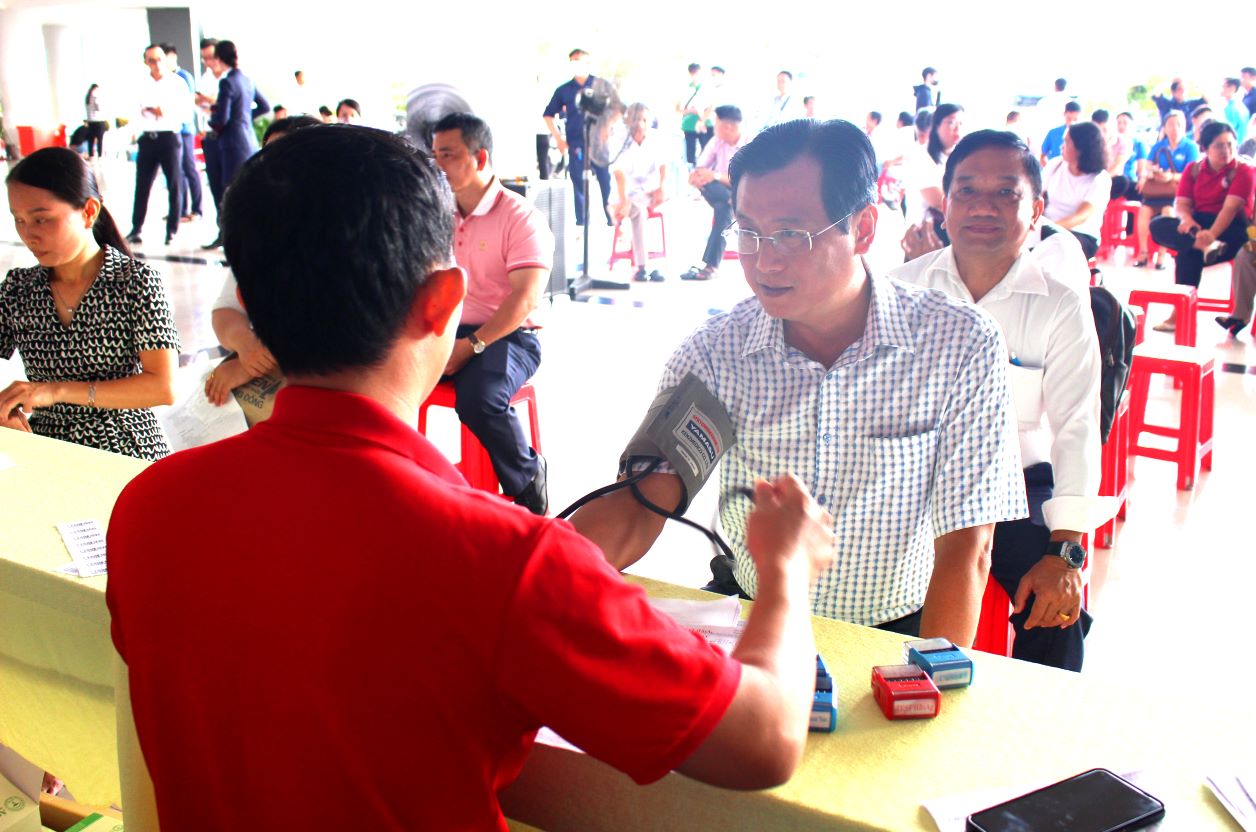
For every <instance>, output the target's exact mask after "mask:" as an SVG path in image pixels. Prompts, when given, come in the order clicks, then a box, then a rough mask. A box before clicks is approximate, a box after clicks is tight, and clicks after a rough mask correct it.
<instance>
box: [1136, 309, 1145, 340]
mask: <svg viewBox="0 0 1256 832" xmlns="http://www.w3.org/2000/svg"><path fill="white" fill-rule="evenodd" d="M1146 337H1147V310H1145V309H1139V310H1137V311H1135V312H1134V346H1138V345H1139V344H1141V343H1142V342H1143V339H1144V338H1146Z"/></svg>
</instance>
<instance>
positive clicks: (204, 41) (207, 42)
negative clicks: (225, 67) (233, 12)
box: [201, 38, 218, 49]
mask: <svg viewBox="0 0 1256 832" xmlns="http://www.w3.org/2000/svg"><path fill="white" fill-rule="evenodd" d="M217 45H218V38H201V49H213V48H214V47H215V46H217Z"/></svg>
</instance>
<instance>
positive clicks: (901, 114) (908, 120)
mask: <svg viewBox="0 0 1256 832" xmlns="http://www.w3.org/2000/svg"><path fill="white" fill-rule="evenodd" d="M915 121H916V118H915V116H913V115H912V114H911V113H909V112H907V111H906V110H899V111H898V126H899V127H907V126H909V125H911V124H913V123H914V122H915Z"/></svg>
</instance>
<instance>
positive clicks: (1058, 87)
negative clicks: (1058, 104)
mask: <svg viewBox="0 0 1256 832" xmlns="http://www.w3.org/2000/svg"><path fill="white" fill-rule="evenodd" d="M1067 86H1068V79H1067V78H1056V79H1055V91H1056V92H1064V88H1065V87H1067Z"/></svg>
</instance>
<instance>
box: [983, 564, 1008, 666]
mask: <svg viewBox="0 0 1256 832" xmlns="http://www.w3.org/2000/svg"><path fill="white" fill-rule="evenodd" d="M1011 609H1012V599H1011V598H1008V597H1007V593H1006V592H1004V591H1003V587H1001V586H1000V585H999V582H998V581H996V580H995V579H994V576H991V577H989V578H987V579H986V592H985V594H984V595H982V596H981V617H980V618H979V619H977V637H976V638H975V639H973V649H974V650H980V651H982V652H983V653H994V654H995V655H996V656H1010V655H1012V640H1013V639H1014V638H1015V631H1014V630H1013V629H1012V624H1011V622H1009V621H1008V620H1007V616H1008V613H1010V612H1011Z"/></svg>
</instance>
